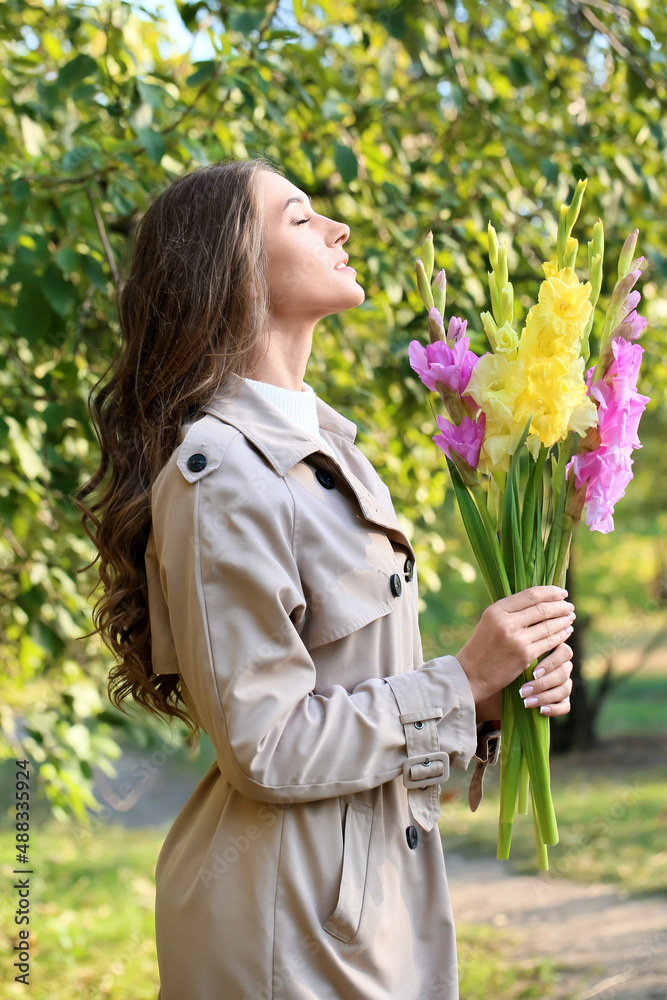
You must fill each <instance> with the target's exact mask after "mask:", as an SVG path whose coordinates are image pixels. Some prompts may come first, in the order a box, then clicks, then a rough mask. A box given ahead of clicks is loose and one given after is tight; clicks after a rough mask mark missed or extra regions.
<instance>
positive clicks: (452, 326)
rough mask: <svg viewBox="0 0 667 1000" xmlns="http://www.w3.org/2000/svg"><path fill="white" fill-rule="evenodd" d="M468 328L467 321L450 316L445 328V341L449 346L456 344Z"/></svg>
mask: <svg viewBox="0 0 667 1000" xmlns="http://www.w3.org/2000/svg"><path fill="white" fill-rule="evenodd" d="M467 327H468V320H467V319H460V318H459V317H458V316H451V317H450V319H449V326H448V327H447V340H448V341H449V343H450V344H458V342H459V341H460V340H461V338H462V337H463V336H464V334H465V332H466V329H467Z"/></svg>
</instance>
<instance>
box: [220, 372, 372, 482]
mask: <svg viewBox="0 0 667 1000" xmlns="http://www.w3.org/2000/svg"><path fill="white" fill-rule="evenodd" d="M233 379H234V380H236V379H238V380H239V381H240V382H241V389H240V392H239V394H238V395H237V396H236V397H235V398H233V399H232V398H229V396H227V395H223V394H222V393H216V395H215V396H213V398H212V399H211V400H210V402H209V403H207V405H206V406H204V407H202V409H203V411H204V412H205V413H211V414H213V415H214V416H217V417H219V418H220V419H221V420H224V421H225V422H226V423H228V424H231V425H232V426H233V427H236V429H237V430H239V431H242V433H243V434H244V435H245V437H247V438H248V440H249V441H251V442H252V443H253V444H254V445H255V447H256V448H258V449H259V450H260V451H261V452H262V454H263V455H264V457H265V458H266V459H267V461H268V462H269V463H270V464H271V466H272V467H273V468H274V469H275V471H276V472H277V473H278V475H279V476H284V475H285V473H286V472H288V471H289V469H291V468H292V466H294V465H296V463H297V462H300V461H301V459H302V458H305V457H306V455H310V454H311V453H312V452H316V451H320V450H322V449H320V446H319V444H318V442H317V440H316V438H314V437H311V436H310V435H309V434H307V433H306V431H303V430H301V428H300V427H296V426H295V425H294V424H293V423H292V421H291V420H288V419H287V417H286V416H285V415H284V414H283V413H281V411H280V410H278V409H277V408H276V407H275V406H274V405H273V404H272V403H270V402H269V401H268V399H265V397H264V396H262V394H261V393H260V392H257V390H256V389H253V387H252V386H251V385H248V383H247V382H246V381H245V379H242V378H241V377H240V376H239V375H237V374H235V373H233ZM315 404H316V408H317V417H318V421H319V425H320V431H321V432H322V437H323V438H324V439H325V440H326V441H327V442H329V435H333V436H334V440H333V441H331V442H330V443H331V445H332V447H333V448H334V450H335V448H336V445H337V444H338V442H337V441H336V440H335V438H343V439H344V440H345V441H346V442H349V444H350V445H351V444H353V443H354V439H355V437H356V435H357V425H356V424H355V423H354V422H353V421H352V420H348V419H347V417H344V416H343V415H342V414H341V413H338V411H337V410H334V408H333V407H332V406H329V404H328V403H325V402H324V400H323V399H320V397H319V396H316V399H315Z"/></svg>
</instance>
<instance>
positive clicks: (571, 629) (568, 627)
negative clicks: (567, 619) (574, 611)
mask: <svg viewBox="0 0 667 1000" xmlns="http://www.w3.org/2000/svg"><path fill="white" fill-rule="evenodd" d="M570 632H574V629H573V628H572V626H571V625H568V626H567V628H566V629H565V635H569V634H570Z"/></svg>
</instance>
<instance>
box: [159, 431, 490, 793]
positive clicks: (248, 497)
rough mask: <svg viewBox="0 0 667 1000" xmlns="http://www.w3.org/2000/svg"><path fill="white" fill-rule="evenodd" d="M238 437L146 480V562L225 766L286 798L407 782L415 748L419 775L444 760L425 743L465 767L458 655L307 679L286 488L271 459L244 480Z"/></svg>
mask: <svg viewBox="0 0 667 1000" xmlns="http://www.w3.org/2000/svg"><path fill="white" fill-rule="evenodd" d="M248 447H249V446H248V445H247V443H245V441H244V438H243V436H242V435H240V434H239V435H237V437H236V438H234V439H233V440H232V441H231V443H230V445H229V447H228V449H227V454H226V456H225V458H224V460H223V461H222V462H221V464H220V465H219V466H218V467H216V468H215V469H214V470H213V472H212V474H210V475H206V476H204V477H201V478H199V479H197V480H196V481H192V482H187V481H186V479H185V478H184V477H183V476H181V475H180V473H179V471H178V469H177V468H176V466H175V464H173V463H172V464H171V467H170V469H169V471H168V474H167V475H165V476H164V477H161V479H162V482H161V484H156V487H154V490H153V531H152V534H154V538H153V539H151V546H152V548H151V551H152V552H153V553H154V558H155V560H156V564H155V566H153V567H152V570H153V572H155V573H157V574H159V581H160V584H161V591H162V593H163V595H164V599H165V602H166V605H167V607H168V621H169V627H170V629H171V633H172V636H173V642H174V646H175V651H176V656H177V662H178V668H179V672H180V674H181V676H182V680H183V684H184V688H183V694H184V697H185V700H186V702H189V703H190V704H191V707H192V709H193V715H194V716H195V718H196V720H197V721H198V722H199V723H200V725H201V726H202V728H203V729H204V731H205V732H206V733H207V734H208V736H209V737H210V739H211V741H212V743H213V745H214V747H215V750H216V756H217V761H218V765H219V767H220V770H221V773H222V774H223V775H224V777H225V778H226V779H227V780H228V781H229V782H230V784H231V785H232V786H234V787H235V788H237V789H238V790H239V791H240V792H241V793H242V794H244V795H246V796H248V797H250V798H255V799H260V800H264V801H282V802H289V801H296V800H301V801H304V800H315V799H321V798H326V797H330V796H339V795H343V794H348V793H353V792H357V791H360V790H362V789H367V788H372V787H375V786H377V785H380V784H383V783H384V782H387V781H390V780H392V779H394V778H397V777H399V776H404V781H405V782H406V784H407V782H408V781H410V778H409V777H408V778H407V781H406V778H405V775H406V774H408V775H409V774H410V767H411V766H413V765H406V761H408V760H409V759H410V758H412V757H416V756H420V757H421V759H419V761H418V764H416V765H414V766H415V767H417V769H418V770H417V773H418V775H419V777H420V778H425V777H428V776H430V775H433V774H435V775H437V774H438V773H443V767H442V764H441V761H440V760H435V761H433V762H432V764H431V770H428V765H427V770H423V760H424V759H426V760H428V757H429V754H431V755H433V754H441V755H442V754H443V753H444V754H446V755H448V756H450V759H451V762H452V763H453V764H454V765H455V766H458V767H461V768H462V769H465V768H467V766H468V763H469V761H470V758H471V756H472V754H473V752H474V751H475V747H476V727H475V706H474V700H473V697H472V692H471V689H470V685H469V684H468V681H467V678H466V676H465V674H464V672H463V669H462V667H461V665H460V664H459V662H458V660H457V659H456V658H455V657H454V656H441V657H438V658H436V659H433V660H430V661H428V662H427V663H424V664H423V666H421V667H420V668H419V669H417V670H412V671H409V672H408V673H405V674H401V675H398V676H395V677H394V676H392V677H388V678H387V677H383V676H374V677H372V678H370V679H368V680H366V681H364V682H363V683H361V684H358V685H357V686H356V687H355V688H354V689H353V690H351V691H348V690H347V689H346V688H344V687H343V686H342V685H334V686H333V687H332V688H331V689H329V690H328V692H327V694H326V696H325V695H323V694H318V693H315V687H316V670H315V664H314V662H313V659H312V657H311V655H310V653H309V651H308V649H307V648H306V646H305V645H304V643H303V642H302V640H301V637H300V635H299V632H298V631H297V629H296V627H295V624H294V619H295V618H296V619H297V620H301V619H302V618H303V614H304V611H307V609H306V608H305V598H304V593H303V590H302V587H301V584H300V577H299V572H298V568H297V564H296V560H295V557H294V554H293V550H292V537H293V531H294V518H295V510H294V504H293V500H292V497H291V494H290V491H289V489H288V487H287V486H286V484H285V482H284V480H283V479H282V478H281V477H280V476H278V475H276V474H275V473H273V471H272V470H269V469H267V470H266V471H267V473H268V475H265V476H264V477H262V476H261V475H259V478H256V479H255V481H254V483H253V484H252V489H249V487H248V472H247V464H248V460H247V458H245V459H244V458H243V456H241V457H242V459H243V460H237V459H238V449H244V448H245V449H248ZM235 451H236V453H237V454H236V458H232V456H233V455H234V452H235ZM257 462H258V464H259V460H257ZM192 478H193V479H194V477H192ZM260 480H261V482H260ZM147 571H148V572H149V573H150V572H151V567H149V566H148V563H147ZM149 594H150V591H149ZM149 600H150V598H149ZM161 621H163V619H161ZM370 672H371V671H370V670H369V673H370ZM375 673H376V674H378V673H379V674H381V667H380V669H379V670H376V671H375ZM404 766H405V767H404ZM434 766H435V770H434ZM446 777H447V775H446V774H444V776H443V778H442V780H443V781H444V780H446ZM413 784H414V781H413ZM437 790H438V785H437V784H435V787H434V788H433V789H432V791H433V792H435V791H437Z"/></svg>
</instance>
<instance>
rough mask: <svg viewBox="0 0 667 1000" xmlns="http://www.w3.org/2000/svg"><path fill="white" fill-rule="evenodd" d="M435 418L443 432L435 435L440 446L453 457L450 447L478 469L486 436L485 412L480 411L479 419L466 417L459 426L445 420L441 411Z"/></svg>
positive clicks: (435, 439) (434, 437)
mask: <svg viewBox="0 0 667 1000" xmlns="http://www.w3.org/2000/svg"><path fill="white" fill-rule="evenodd" d="M435 419H436V421H437V424H438V427H439V428H440V430H441V432H442V433H441V434H434V435H433V440H434V441H435V443H436V444H437V446H438V448H442V450H443V451H444V453H445V455H447V457H448V458H451V457H452V456H451V454H450V449H453V450H454V451H455V452H456V453H457V454H458V455H461V457H462V458H464V459H465V461H466V462H467V463H468V465H469V466H470V467H471V468H472V469H476V468H477V464H478V462H479V453H480V450H481V447H482V439H483V437H484V425H485V423H486V417H485V416H484V414H483V413H480V415H479V417H478V418H477V420H473V419H472V418H471V417H464V418H463V420H462V421H461V423H460V424H459V425H458V427H457V426H456V424H452V423H450V421H449V420H445V418H444V417H441V416H440V414H439V413H438V414H437V415H436V418H435Z"/></svg>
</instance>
